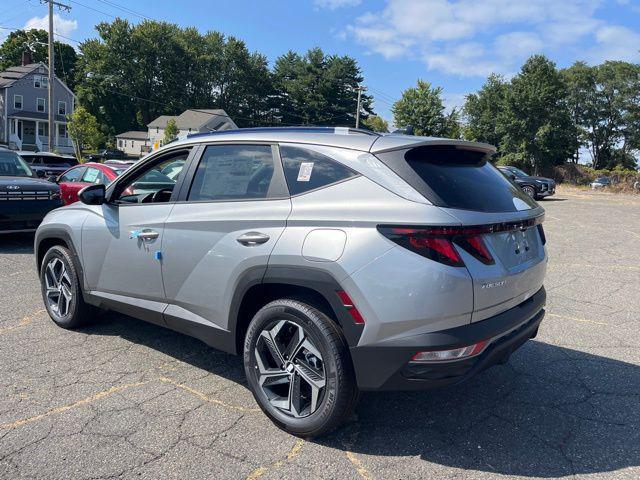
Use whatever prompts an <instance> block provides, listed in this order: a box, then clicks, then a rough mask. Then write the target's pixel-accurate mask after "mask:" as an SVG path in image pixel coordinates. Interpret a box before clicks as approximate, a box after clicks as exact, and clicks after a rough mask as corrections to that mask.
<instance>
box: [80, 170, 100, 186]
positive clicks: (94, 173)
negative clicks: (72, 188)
mask: <svg viewBox="0 0 640 480" xmlns="http://www.w3.org/2000/svg"><path fill="white" fill-rule="evenodd" d="M81 181H82V182H86V183H105V182H104V175H103V174H102V172H101V171H100V170H98V169H97V168H93V167H87V171H86V172H84V175H83V176H82V180H81Z"/></svg>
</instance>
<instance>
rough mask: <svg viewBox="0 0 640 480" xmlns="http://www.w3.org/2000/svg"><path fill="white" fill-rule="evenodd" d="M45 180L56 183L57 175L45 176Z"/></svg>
mask: <svg viewBox="0 0 640 480" xmlns="http://www.w3.org/2000/svg"><path fill="white" fill-rule="evenodd" d="M47 181H48V182H51V183H58V177H56V176H55V175H50V176H49V177H48V178H47Z"/></svg>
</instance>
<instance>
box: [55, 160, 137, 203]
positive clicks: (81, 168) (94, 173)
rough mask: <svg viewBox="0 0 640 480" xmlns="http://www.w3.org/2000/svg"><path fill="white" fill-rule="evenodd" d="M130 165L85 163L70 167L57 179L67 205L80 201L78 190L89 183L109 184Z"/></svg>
mask: <svg viewBox="0 0 640 480" xmlns="http://www.w3.org/2000/svg"><path fill="white" fill-rule="evenodd" d="M127 167H128V165H122V166H120V165H103V164H101V163H83V164H82V165H76V166H75V167H73V168H70V169H69V170H67V171H66V172H64V173H63V174H62V175H60V176H59V177H58V178H57V179H56V183H57V184H58V185H60V194H61V196H62V201H63V202H64V204H65V205H69V204H71V203H75V202H77V201H78V192H79V191H80V190H82V189H83V188H84V187H86V186H87V185H92V184H94V183H103V184H105V185H107V184H108V183H111V182H112V181H113V180H115V179H116V178H117V177H118V175H120V174H121V173H122V172H124V171H125V170H126V169H127Z"/></svg>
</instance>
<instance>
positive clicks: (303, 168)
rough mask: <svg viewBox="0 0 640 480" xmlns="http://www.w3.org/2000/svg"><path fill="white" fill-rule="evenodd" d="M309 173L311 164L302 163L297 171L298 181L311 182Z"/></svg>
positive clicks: (311, 169) (311, 167) (311, 170)
mask: <svg viewBox="0 0 640 480" xmlns="http://www.w3.org/2000/svg"><path fill="white" fill-rule="evenodd" d="M311 172H313V162H302V163H301V164H300V170H299V171H298V181H299V182H308V181H309V180H311Z"/></svg>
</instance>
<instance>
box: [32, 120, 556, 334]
mask: <svg viewBox="0 0 640 480" xmlns="http://www.w3.org/2000/svg"><path fill="white" fill-rule="evenodd" d="M242 142H280V143H282V142H286V143H293V144H296V145H298V146H306V147H307V148H312V149H315V150H317V151H320V152H323V153H325V154H328V155H330V156H332V157H333V158H334V159H336V160H337V161H340V162H342V163H344V164H345V165H347V166H349V167H350V168H353V169H354V170H356V171H358V172H359V173H361V174H362V176H359V177H355V178H352V179H350V180H347V181H343V182H341V183H338V184H335V185H333V186H330V187H327V188H323V189H319V190H317V191H312V192H308V193H306V194H303V195H299V196H295V197H293V198H291V199H290V200H289V199H287V200H279V201H255V202H220V203H215V202H212V203H206V202H203V203H178V204H171V203H167V204H156V205H153V204H151V205H132V206H126V207H120V208H118V207H110V206H101V207H86V206H82V207H74V206H70V207H65V208H63V209H59V210H57V211H54V212H52V213H51V214H49V215H48V216H47V217H46V218H45V220H44V222H43V224H42V225H41V227H40V229H39V232H46V230H47V229H48V228H53V227H54V226H57V225H66V227H65V228H66V229H67V230H68V231H69V233H70V235H71V236H72V237H73V241H74V243H76V244H77V245H81V246H82V247H81V248H82V261H83V267H84V269H85V271H87V272H88V278H86V282H87V283H88V285H85V288H87V289H88V290H91V291H92V293H94V294H96V295H98V296H100V295H101V296H103V297H104V298H107V297H108V296H112V297H113V298H115V297H117V299H118V300H119V301H123V302H126V301H127V299H129V300H130V301H131V302H132V303H133V302H136V303H138V304H139V301H137V299H140V298H142V299H144V300H145V301H146V302H147V303H146V305H148V308H150V309H153V310H158V309H166V312H167V313H171V314H172V315H175V316H177V317H181V318H184V319H187V320H188V321H193V322H199V323H204V324H207V325H210V326H212V327H213V328H220V329H226V327H227V322H228V316H229V305H230V302H231V296H232V294H233V291H234V288H235V285H236V282H237V279H238V278H239V277H240V275H242V273H243V272H244V271H246V269H249V268H266V266H267V263H268V264H269V265H285V266H308V267H313V268H317V269H321V270H323V271H325V272H327V273H329V274H331V275H332V276H333V278H335V279H336V280H337V281H338V282H339V283H340V285H341V286H342V287H343V288H344V289H345V290H346V291H347V292H348V293H349V295H350V296H351V298H352V299H353V301H354V303H355V304H356V306H357V307H358V309H359V310H360V311H361V313H362V314H363V316H364V318H365V319H366V326H365V328H364V332H363V334H362V336H361V339H360V344H361V345H365V344H369V343H374V342H379V341H381V340H384V339H389V338H397V337H401V336H406V335H413V334H416V333H422V332H431V331H437V330H441V329H446V328H450V327H455V326H459V325H464V324H468V323H469V322H471V321H472V316H473V320H479V319H481V318H484V317H486V316H489V315H493V314H495V313H499V312H501V311H504V310H506V309H508V308H509V307H510V306H512V305H514V304H515V303H517V302H518V301H519V299H523V298H526V296H527V295H530V294H531V293H532V292H533V291H535V290H536V289H537V288H539V286H540V285H541V284H542V278H543V276H544V269H545V267H546V253H545V250H544V248H539V249H538V252H537V253H538V255H537V257H536V258H535V259H532V260H531V261H530V262H528V263H526V264H522V266H521V270H520V271H510V272H505V271H500V270H499V269H498V267H496V268H494V269H492V268H487V266H485V265H476V264H474V263H473V262H471V261H470V260H469V258H467V257H468V256H466V257H465V261H469V263H468V267H467V268H456V267H448V266H445V265H441V264H438V263H436V262H432V261H430V260H427V259H425V258H423V257H421V256H419V255H416V254H415V253H412V252H410V251H408V250H405V249H403V248H401V247H399V246H397V245H395V244H394V243H393V242H391V241H390V240H388V239H386V238H384V237H383V236H382V235H380V234H379V233H378V231H377V230H376V226H377V225H379V224H385V223H389V224H407V225H428V224H433V225H460V224H473V225H476V224H482V223H490V222H494V221H505V220H506V219H507V218H506V217H509V219H516V218H517V219H523V218H531V217H534V216H536V215H538V214H540V213H542V212H543V210H542V209H541V208H538V209H534V210H527V211H521V212H517V213H514V214H509V215H505V214H484V213H478V212H467V211H459V210H450V209H443V208H439V207H436V206H433V205H431V204H430V203H429V202H428V201H427V200H426V199H424V198H423V197H421V196H420V195H418V194H417V192H415V191H413V189H411V187H409V186H408V185H406V184H404V183H403V182H402V181H401V180H400V179H399V178H398V177H397V176H396V175H395V174H394V173H393V172H391V171H390V170H389V169H388V168H387V167H386V166H384V165H383V164H381V162H379V161H378V160H377V159H376V158H375V157H373V156H372V155H371V153H370V152H376V151H383V150H388V149H392V148H400V147H402V146H403V145H408V144H442V143H446V144H452V143H454V144H458V145H464V146H466V147H468V148H474V149H480V150H482V151H488V152H489V151H492V147H490V146H487V145H482V144H475V143H470V142H464V141H456V140H442V139H429V138H424V137H394V136H388V137H376V136H368V135H328V134H308V133H296V134H292V133H282V132H275V133H271V132H260V133H254V132H239V133H236V134H230V135H228V136H227V135H219V136H218V135H213V136H204V137H198V138H193V139H187V140H183V141H180V142H177V143H174V144H171V145H170V146H167V147H164V148H163V149H161V150H160V151H159V152H157V153H156V154H152V155H150V156H149V157H148V158H147V159H145V160H144V161H145V162H146V161H147V160H149V159H152V158H155V157H156V156H157V155H161V154H162V152H163V151H164V150H166V149H168V148H174V147H176V146H180V145H183V144H198V143H207V144H209V143H216V144H218V143H242ZM155 207H158V208H155ZM105 209H106V210H105ZM109 209H112V210H109ZM89 212H90V213H89ZM85 220H86V221H85ZM83 225H84V226H83ZM139 228H153V229H156V230H158V231H159V233H160V236H159V238H158V239H157V240H156V242H157V244H158V246H161V247H162V251H163V255H164V259H163V260H162V262H159V261H157V260H155V259H154V258H153V250H155V246H153V248H151V249H150V251H146V250H145V249H144V245H142V246H140V245H139V244H138V242H137V241H136V240H133V239H129V238H128V237H129V235H128V234H129V232H130V230H131V229H139ZM318 229H328V230H340V231H342V232H344V234H345V237H346V238H345V241H344V247H343V251H342V253H341V254H340V255H339V256H335V255H334V256H335V258H336V259H335V261H327V260H331V258H328V255H327V254H326V253H324V252H322V251H320V250H322V249H319V248H316V250H315V251H314V249H313V246H311V247H310V249H309V248H307V249H306V250H304V251H305V254H304V255H303V249H304V248H305V247H304V245H305V239H307V238H308V237H309V235H310V234H312V232H314V231H317V230H318ZM248 231H259V232H262V233H266V234H268V235H269V236H270V240H269V242H267V243H266V244H263V245H261V246H253V247H245V246H242V245H240V244H239V243H238V242H237V241H236V239H237V236H239V235H240V234H242V233H244V232H248ZM141 247H142V248H141ZM538 247H540V246H538ZM462 255H466V254H465V253H464V252H463V253H462ZM319 258H320V259H322V260H323V261H318V259H319ZM476 263H479V262H476ZM472 277H473V278H472ZM163 278H164V282H162V279H163ZM496 279H499V280H500V281H501V280H507V281H508V282H509V283H508V285H509V287H508V288H506V289H504V290H501V286H496V287H495V288H492V289H490V290H493V291H492V292H491V293H490V294H485V295H484V297H482V296H481V297H480V298H482V304H481V305H480V306H481V310H480V311H474V310H475V308H474V291H475V292H477V291H478V288H480V289H481V288H482V284H483V283H500V281H496ZM505 285H507V284H506V283H505Z"/></svg>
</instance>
